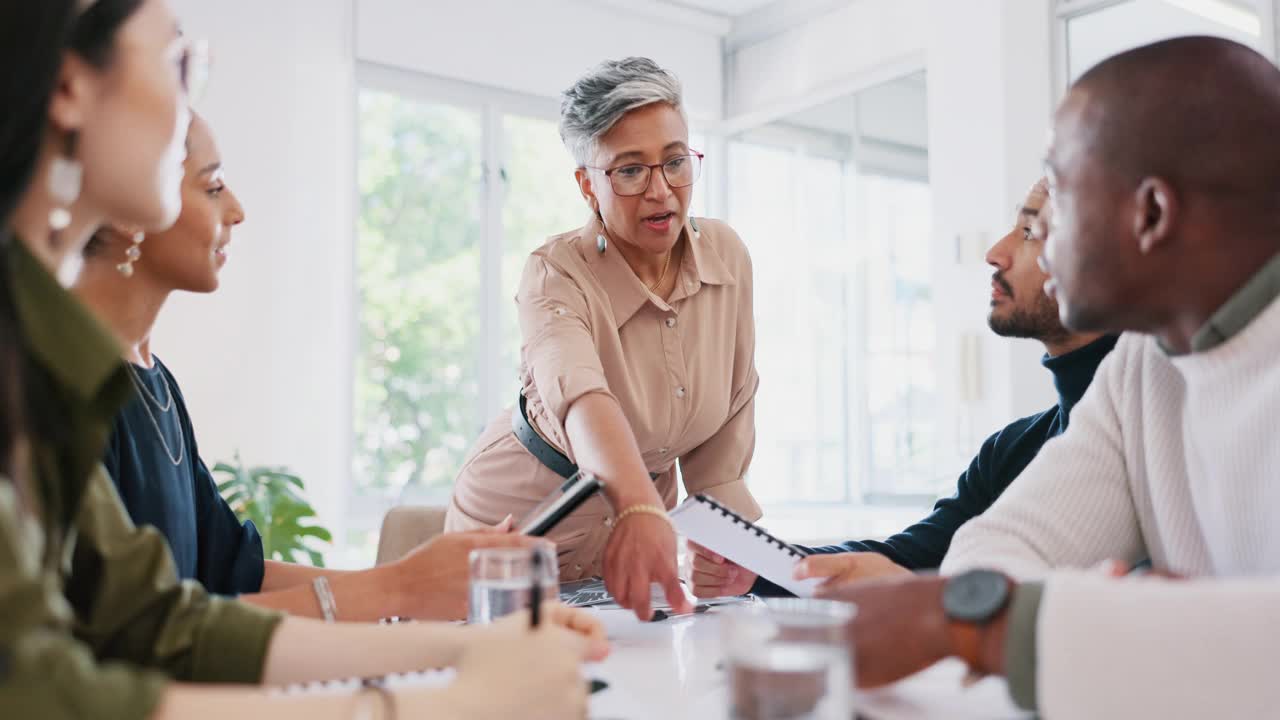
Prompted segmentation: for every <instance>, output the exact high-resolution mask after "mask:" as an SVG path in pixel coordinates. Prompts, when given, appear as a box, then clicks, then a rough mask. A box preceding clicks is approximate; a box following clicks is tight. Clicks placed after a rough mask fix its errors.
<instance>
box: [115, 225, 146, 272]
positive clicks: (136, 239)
mask: <svg viewBox="0 0 1280 720" xmlns="http://www.w3.org/2000/svg"><path fill="white" fill-rule="evenodd" d="M129 239H130V240H132V241H133V244H132V245H130V246H129V248H128V249H127V250H125V251H124V257H125V260H124V262H122V263H120V264H119V265H117V266H116V271H117V272H119V273H120V274H121V275H123V276H125V277H127V278H131V277H133V264H134V263H136V262H138V260H139V259H141V258H142V248H141V247H140V246H141V245H142V241H143V240H146V239H147V234H146V233H144V232H142V231H141V230H139V231H137V232H135V233H134V234H133V235H131V236H130V238H129Z"/></svg>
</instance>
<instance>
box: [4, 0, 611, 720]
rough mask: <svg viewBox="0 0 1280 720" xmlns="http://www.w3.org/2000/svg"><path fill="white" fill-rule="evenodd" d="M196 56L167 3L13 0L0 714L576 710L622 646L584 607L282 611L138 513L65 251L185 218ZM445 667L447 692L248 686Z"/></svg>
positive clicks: (122, 383)
mask: <svg viewBox="0 0 1280 720" xmlns="http://www.w3.org/2000/svg"><path fill="white" fill-rule="evenodd" d="M197 60H198V58H197V57H196V55H195V54H193V53H192V52H191V48H190V45H189V44H188V43H186V42H185V41H184V40H183V39H182V38H181V37H180V36H179V35H178V33H177V31H176V22H175V19H174V17H173V15H172V14H171V12H170V10H169V8H168V5H167V3H166V2H165V1H164V0H39V1H38V2H31V1H16V0H6V1H5V2H2V3H0V107H2V108H4V111H3V112H2V113H0V372H2V373H3V376H2V377H0V388H3V390H2V391H0V392H2V395H0V433H2V434H0V452H2V453H3V456H2V458H0V463H2V464H0V468H2V469H3V470H4V478H6V479H4V480H0V717H5V718H10V717H12V718H41V720H45V719H55V720H56V719H58V718H98V717H101V718H113V719H116V718H144V717H152V718H184V719H185V718H206V717H208V718H213V717H218V718H222V717H226V716H228V715H230V714H234V713H241V714H242V716H245V717H257V716H263V715H266V714H267V713H270V716H271V717H273V718H303V717H305V718H308V720H322V719H324V718H350V717H393V716H394V715H395V713H396V710H397V709H399V710H400V711H401V712H402V713H403V716H405V717H416V716H419V715H420V714H431V715H438V716H441V717H469V718H470V717H511V716H514V715H516V714H517V713H518V714H519V715H520V716H521V717H547V718H560V717H575V716H581V715H582V714H583V712H584V710H585V688H584V687H583V683H582V681H581V676H580V674H579V669H578V666H579V663H580V661H581V660H582V659H583V658H584V657H592V656H595V657H598V656H600V655H603V654H604V653H605V652H606V651H607V648H606V647H605V643H604V640H603V633H602V630H601V628H600V626H599V624H598V623H596V622H594V621H593V620H591V619H590V618H589V617H586V616H584V615H581V614H578V613H574V612H571V611H568V610H566V609H564V608H562V607H558V606H549V607H548V612H547V620H548V622H546V623H544V624H543V626H542V627H540V628H539V629H538V630H537V631H535V632H531V631H529V630H528V629H527V625H528V619H527V618H525V619H524V620H523V625H522V624H521V618H520V617H518V616H517V617H513V618H511V619H510V620H508V621H507V622H504V623H499V624H498V625H495V626H493V627H492V628H488V629H481V630H477V629H474V628H460V627H454V626H450V625H440V624H432V623H421V624H411V625H406V626H402V627H392V628H382V627H378V626H370V625H344V624H326V623H323V622H317V621H310V620H301V619H296V618H282V617H281V616H280V615H278V614H276V613H272V612H268V611H265V610H261V609H258V608H253V607H250V606H248V605H245V604H243V603H239V602H236V601H233V600H225V599H220V598H215V597H210V596H209V595H208V594H206V593H205V591H204V590H203V589H202V588H200V587H199V585H197V584H195V583H183V582H180V581H179V580H178V579H177V576H176V574H175V572H174V566H173V560H172V557H171V555H170V552H169V548H168V546H167V545H166V544H165V543H164V541H163V540H162V539H161V537H160V535H159V534H157V533H156V532H155V531H154V530H150V529H142V530H139V529H137V528H135V527H134V526H133V525H132V523H130V522H129V519H128V516H127V515H126V514H125V512H124V509H123V508H122V506H121V503H120V499H119V496H118V495H117V494H116V492H115V489H114V488H113V486H112V484H111V481H110V479H108V478H107V477H106V476H105V475H104V473H103V472H102V470H101V466H100V464H99V458H100V457H101V455H102V452H103V447H104V443H105V441H106V437H107V433H108V432H109V429H110V423H111V418H112V416H113V415H114V414H115V413H116V412H117V410H118V409H119V408H120V407H121V405H122V404H123V403H124V402H125V401H126V400H127V399H128V398H129V397H130V394H131V393H132V385H131V383H130V381H129V378H128V376H127V371H126V369H125V368H124V366H123V365H122V363H121V362H120V359H119V358H120V355H121V351H120V347H119V345H118V343H117V342H116V341H115V339H114V338H113V337H112V336H111V335H110V334H109V333H108V332H107V331H106V330H105V329H104V328H103V327H102V326H100V325H99V324H98V323H97V322H96V321H95V320H94V319H93V317H92V316H91V315H90V313H89V311H88V310H87V309H85V308H84V307H83V306H82V305H80V304H79V302H78V301H76V299H75V298H74V297H73V296H72V295H71V294H70V293H69V292H68V291H67V290H66V288H65V287H64V285H65V284H66V283H65V281H66V279H67V272H66V271H65V268H67V267H69V266H74V264H75V263H76V262H77V261H78V256H79V254H80V253H81V251H82V250H83V247H84V245H85V243H86V242H87V240H88V238H89V237H90V235H91V234H92V233H93V232H94V230H95V229H96V228H97V227H98V226H100V225H102V224H103V223H105V222H107V221H108V220H110V221H112V222H115V223H120V224H124V225H128V226H134V227H140V228H143V229H146V230H157V231H158V230H162V229H164V228H165V227H167V226H168V225H170V224H172V223H173V222H174V220H175V218H176V217H177V216H178V213H179V211H180V207H181V202H180V193H179V186H180V181H181V178H182V161H183V139H184V135H185V133H186V129H187V124H188V121H189V115H188V112H187V111H186V109H185V108H186V107H187V103H188V98H187V95H186V92H185V91H184V88H185V87H186V83H187V81H188V80H189V78H190V77H192V76H193V74H195V73H196V71H197V68H196V67H195V65H196V64H197ZM449 665H456V666H457V667H458V677H457V679H456V681H455V682H454V683H453V684H452V685H450V686H449V687H447V688H445V689H437V690H427V689H415V690H403V691H397V692H394V693H392V692H389V691H385V690H373V689H371V690H369V691H367V692H366V693H362V694H351V695H348V696H343V697H334V696H333V695H328V694H326V695H324V696H315V695H312V696H307V695H302V696H296V695H269V694H267V693H264V692H263V691H262V690H260V689H254V688H248V687H244V685H247V684H277V685H278V684H285V683H293V682H303V681H313V680H325V679H332V678H337V677H349V676H360V675H379V674H385V673H390V672H403V671H410V670H414V669H421V668H426V667H441V666H449ZM195 683H201V684H209V683H220V684H222V687H220V688H217V689H214V688H210V687H208V686H207V685H197V684H195ZM235 684H240V685H241V686H240V687H235Z"/></svg>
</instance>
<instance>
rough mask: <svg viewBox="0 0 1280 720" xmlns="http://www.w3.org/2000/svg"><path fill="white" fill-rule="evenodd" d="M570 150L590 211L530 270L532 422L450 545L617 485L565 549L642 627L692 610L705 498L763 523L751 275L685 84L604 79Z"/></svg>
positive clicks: (496, 442)
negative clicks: (658, 608) (561, 490)
mask: <svg viewBox="0 0 1280 720" xmlns="http://www.w3.org/2000/svg"><path fill="white" fill-rule="evenodd" d="M560 115H561V117H560V133H561V137H562V138H563V139H564V143H565V145H566V147H567V148H568V150H569V151H570V152H571V153H572V154H573V157H574V159H575V160H576V161H577V164H578V169H577V171H576V173H575V180H576V181H577V185H578V188H579V190H580V191H581V193H582V197H583V199H584V200H585V201H586V203H587V205H588V207H589V208H590V215H589V219H588V221H587V224H586V225H585V226H583V227H582V228H579V229H577V230H573V231H571V232H567V233H565V234H563V235H559V236H556V237H553V238H551V239H550V240H549V241H548V242H547V243H546V244H545V245H543V246H542V247H541V248H539V249H538V250H536V251H535V252H534V253H533V254H532V255H531V256H530V257H529V260H528V263H527V264H526V265H525V269H524V275H523V277H522V279H521V281H520V288H519V291H518V293H517V296H516V305H517V307H518V310H519V317H520V328H521V333H522V335H523V347H522V352H521V356H522V370H521V374H522V383H523V387H522V388H521V390H520V395H519V397H518V398H517V402H516V403H515V405H514V407H513V408H512V409H511V410H509V411H505V412H503V413H502V414H501V415H500V416H499V417H498V418H497V419H495V420H494V421H493V422H492V423H490V425H489V426H488V428H487V429H486V430H485V431H484V432H483V434H482V435H481V436H480V439H479V441H478V442H477V443H476V445H475V447H474V448H473V450H472V451H471V453H470V455H469V457H468V458H467V460H466V461H465V463H464V465H463V467H462V470H461V471H460V473H459V475H458V478H457V482H456V485H455V488H454V491H453V497H452V501H451V503H450V507H449V514H448V518H447V520H446V528H447V529H451V530H462V529H474V528H480V527H484V526H486V525H491V524H493V523H496V522H498V521H499V520H501V519H502V518H503V517H505V516H506V515H507V514H508V513H512V514H515V515H516V517H521V516H523V515H524V514H526V513H527V512H528V511H529V510H530V509H531V508H533V507H535V506H536V505H537V504H538V503H539V502H540V501H542V500H543V499H544V498H545V497H546V496H548V495H550V494H552V493H553V492H555V491H556V489H557V487H558V486H559V485H560V484H561V483H563V482H564V480H565V478H567V477H570V476H572V475H573V474H574V473H575V472H577V471H578V470H579V469H581V470H582V471H589V472H591V473H594V474H595V475H597V476H599V477H600V478H601V479H602V480H603V481H604V482H605V483H606V490H605V497H596V498H593V499H592V500H590V501H589V502H588V503H587V504H586V505H584V506H583V507H582V508H580V509H579V510H578V511H577V512H576V513H574V514H573V515H572V516H570V517H569V518H568V519H566V520H565V521H563V522H562V523H561V524H560V525H559V526H558V527H557V528H556V529H555V531H554V532H553V534H552V535H551V538H552V539H553V540H554V541H555V543H556V546H557V552H558V553H559V559H560V573H561V579H562V580H574V579H578V578H584V577H589V576H598V575H603V577H604V579H605V584H606V587H607V588H608V590H609V592H610V593H611V594H612V595H613V597H614V598H615V599H616V600H617V601H618V602H619V603H620V604H622V605H623V606H625V607H627V608H630V609H632V610H634V611H635V612H636V614H637V615H638V616H639V617H640V618H641V619H648V618H649V616H650V613H651V609H652V606H651V601H650V597H651V593H650V584H651V583H658V584H659V585H661V586H662V588H663V590H664V593H665V597H666V599H667V601H668V602H669V603H670V604H671V605H672V606H673V607H674V608H676V609H677V610H687V609H688V604H689V603H688V600H687V598H686V596H685V594H684V592H683V591H682V588H681V587H680V584H679V580H678V578H677V571H676V535H675V532H674V529H673V528H672V526H671V522H670V520H669V519H668V517H667V510H669V509H670V508H671V507H673V506H674V504H675V500H676V472H677V467H678V468H679V472H680V475H681V477H682V478H683V482H684V486H685V488H686V490H687V491H688V492H689V493H690V494H693V493H707V494H709V495H711V496H714V497H715V498H716V499H717V500H719V501H720V502H721V503H723V504H725V505H727V506H729V507H730V508H732V509H734V510H736V511H737V512H738V513H739V514H741V515H743V516H745V517H747V518H749V519H752V520H754V519H757V518H758V517H759V516H760V509H759V507H758V506H757V505H756V502H755V500H754V499H753V498H752V496H751V493H750V492H749V491H748V489H747V486H746V482H745V480H744V476H745V474H746V471H747V466H748V465H749V464H750V462H751V454H752V451H753V449H754V446H755V414H754V413H755V402H754V401H755V394H756V387H757V385H758V384H759V379H758V377H757V375H756V369H755V363H754V358H753V355H754V352H755V324H754V317H753V314H752V304H751V260H750V258H749V256H748V254H747V249H746V247H745V246H744V245H743V243H742V241H741V240H740V239H739V238H738V236H737V234H736V233H735V232H734V231H733V229H732V228H730V227H729V226H727V225H725V224H724V223H722V222H719V221H716V220H709V219H702V218H698V219H695V218H692V217H690V216H689V203H690V198H691V196H692V193H693V184H694V183H695V182H696V181H697V180H698V178H699V175H700V173H701V167H702V155H701V154H700V153H698V152H697V151H695V150H694V149H692V148H690V146H689V125H688V121H687V119H686V117H685V113H684V106H683V99H682V96H681V87H680V82H679V80H677V79H676V78H675V76H673V75H672V74H671V73H669V72H667V71H666V70H663V69H662V68H660V67H659V66H657V65H656V64H655V63H654V62H653V61H651V60H648V59H645V58H627V59H624V60H619V61H610V62H605V63H603V64H601V65H600V66H598V67H596V68H595V69H594V70H592V71H591V72H589V73H588V74H587V75H585V76H584V77H582V78H581V79H579V80H578V81H577V82H576V83H575V84H574V85H573V87H571V88H569V90H568V91H566V93H565V95H564V99H563V103H562V105H561V111H560Z"/></svg>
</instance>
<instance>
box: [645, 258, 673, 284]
mask: <svg viewBox="0 0 1280 720" xmlns="http://www.w3.org/2000/svg"><path fill="white" fill-rule="evenodd" d="M675 254H676V249H675V248H671V251H670V252H668V253H667V261H666V262H665V263H663V264H662V274H661V275H659V276H658V282H656V283H654V284H652V285H646V286H645V287H647V288H649V292H653V291H655V290H657V289H658V288H659V287H661V286H662V281H663V280H666V279H667V271H668V270H670V269H671V256H672V255H675Z"/></svg>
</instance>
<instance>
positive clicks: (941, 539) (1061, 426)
mask: <svg viewBox="0 0 1280 720" xmlns="http://www.w3.org/2000/svg"><path fill="white" fill-rule="evenodd" d="M1115 345H1116V337H1115V336H1111V335H1107V336H1103V337H1101V338H1099V339H1097V340H1095V341H1093V342H1091V343H1089V344H1088V345H1085V346H1084V347H1082V348H1078V349H1076V350H1073V351H1071V352H1069V353H1066V354H1063V355H1059V356H1057V357H1050V356H1048V355H1046V356H1045V357H1044V359H1043V360H1041V364H1043V365H1044V366H1045V367H1046V368H1048V369H1049V371H1050V372H1051V373H1053V385H1054V387H1055V388H1056V389H1057V391H1058V404H1057V405H1054V406H1053V407H1051V408H1049V409H1048V410H1045V411H1044V412H1042V413H1039V414H1038V415H1032V416H1030V417H1025V418H1022V419H1020V420H1015V421H1013V422H1011V423H1009V424H1008V425H1007V426H1005V428H1004V429H1003V430H1000V431H999V432H997V433H996V434H994V435H992V436H991V437H989V438H987V440H986V442H984V443H983V444H982V449H981V450H979V451H978V455H977V457H975V458H974V459H973V462H972V463H970V464H969V469H968V470H966V471H965V472H964V473H963V474H962V475H960V481H959V483H958V484H957V487H956V492H955V494H954V495H952V496H950V497H947V498H943V499H942V500H939V501H938V503H937V504H936V505H934V506H933V512H931V513H929V516H928V517H926V518H924V519H923V520H921V521H920V522H918V523H916V524H914V525H912V526H911V527H909V528H907V529H906V530H903V531H902V532H900V533H898V534H896V535H894V536H892V537H890V538H888V539H887V540H885V541H883V542H880V541H875V540H849V541H847V542H843V543H840V544H839V545H826V546H823V547H804V546H798V547H799V548H800V549H801V550H804V551H807V552H810V553H820V554H831V553H842V552H876V553H880V554H881V555H884V556H886V557H888V558H889V559H890V560H892V561H893V562H895V563H897V564H898V565H901V566H902V567H905V568H907V569H909V570H934V569H937V568H938V566H940V565H941V564H942V558H943V556H944V555H946V554H947V548H949V547H951V537H952V536H953V535H955V533H956V531H957V530H959V529H960V526H961V525H964V524H965V523H966V522H968V521H969V520H971V519H973V518H975V517H977V516H979V515H981V514H982V513H983V512H985V511H986V509H987V508H989V507H991V504H992V503H994V502H995V501H996V498H998V497H1000V493H1002V492H1004V490H1005V488H1007V487H1009V484H1010V483H1012V482H1013V481H1014V479H1015V478H1017V477H1018V475H1020V474H1021V473H1022V471H1023V470H1024V469H1025V468H1026V467H1027V465H1029V464H1031V460H1032V459H1033V458H1035V456H1036V454H1037V453H1039V452H1040V448H1041V447H1043V446H1044V444H1045V443H1046V442H1048V441H1049V440H1051V439H1052V438H1055V437H1057V436H1058V435H1061V434H1062V433H1063V432H1064V431H1065V430H1066V429H1067V421H1068V419H1069V416H1070V414H1071V408H1073V407H1075V404H1076V403H1077V402H1079V401H1080V398H1081V397H1083V396H1084V392H1085V390H1087V389H1089V383H1091V382H1093V375H1094V372H1096V371H1097V369H1098V365H1099V364H1100V363H1101V362H1102V359H1103V358H1104V357H1106V356H1107V353H1109V352H1111V349H1112V348H1114V347H1115ZM751 591H752V592H754V593H756V594H757V595H786V594H788V593H787V591H786V590H783V589H782V588H780V587H778V586H776V585H774V584H773V583H770V582H769V581H767V580H765V579H764V578H760V579H759V580H758V581H756V584H755V587H753V588H752V589H751Z"/></svg>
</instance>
